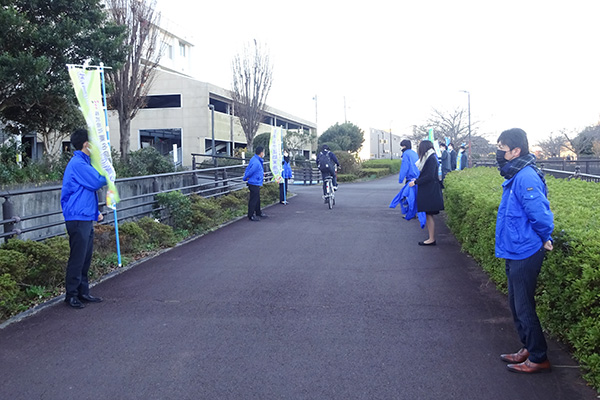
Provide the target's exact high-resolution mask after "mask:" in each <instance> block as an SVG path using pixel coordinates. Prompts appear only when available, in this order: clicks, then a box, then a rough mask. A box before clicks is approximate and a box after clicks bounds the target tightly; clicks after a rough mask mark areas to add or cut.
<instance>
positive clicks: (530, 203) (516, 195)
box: [496, 128, 554, 374]
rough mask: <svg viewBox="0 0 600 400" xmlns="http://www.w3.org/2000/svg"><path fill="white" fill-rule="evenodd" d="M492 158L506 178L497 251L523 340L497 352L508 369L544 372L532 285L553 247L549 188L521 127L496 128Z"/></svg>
mask: <svg viewBox="0 0 600 400" xmlns="http://www.w3.org/2000/svg"><path fill="white" fill-rule="evenodd" d="M496 161H497V162H498V169H499V170H500V175H502V176H503V177H504V179H505V181H504V183H503V184H502V189H503V190H502V200H501V201H500V206H499V207H498V216H497V219H496V257H498V258H504V259H505V260H506V277H507V279H508V301H509V305H510V309H511V311H512V315H513V320H514V323H515V327H516V329H517V333H518V335H519V340H520V341H521V345H522V347H521V349H520V350H519V351H517V352H516V353H513V354H502V355H501V356H500V358H501V359H502V360H503V361H505V362H508V363H509V364H508V365H507V368H508V370H509V371H511V372H519V373H527V374H530V373H535V372H547V371H550V362H549V361H548V357H547V355H546V351H547V349H548V346H547V344H546V339H545V338H544V332H542V327H541V325H540V320H539V318H538V316H537V313H536V309H535V290H536V285H537V278H538V274H539V273H540V270H541V268H542V262H543V261H544V254H545V253H546V251H551V250H552V249H553V245H552V237H551V236H550V235H551V234H552V231H553V230H554V215H553V214H552V211H550V202H549V201H548V189H547V187H546V181H545V179H544V174H543V172H542V171H540V170H539V169H538V168H537V167H536V165H535V156H534V155H533V154H531V153H529V143H528V141H527V134H526V133H525V131H523V130H522V129H518V128H515V129H509V130H507V131H504V132H502V133H501V134H500V137H499V138H498V150H497V151H496Z"/></svg>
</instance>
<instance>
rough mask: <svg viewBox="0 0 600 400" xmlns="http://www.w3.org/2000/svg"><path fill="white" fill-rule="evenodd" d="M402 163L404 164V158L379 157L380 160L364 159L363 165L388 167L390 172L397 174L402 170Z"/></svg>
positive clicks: (367, 166) (366, 166) (365, 166)
mask: <svg viewBox="0 0 600 400" xmlns="http://www.w3.org/2000/svg"><path fill="white" fill-rule="evenodd" d="M400 165H402V160H387V159H379V160H366V161H363V163H362V167H363V169H364V168H377V169H379V168H387V169H388V171H389V174H397V173H399V172H400Z"/></svg>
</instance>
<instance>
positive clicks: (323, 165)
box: [317, 152, 335, 175]
mask: <svg viewBox="0 0 600 400" xmlns="http://www.w3.org/2000/svg"><path fill="white" fill-rule="evenodd" d="M317 167H318V168H319V171H321V172H323V173H327V174H331V175H333V174H334V173H335V167H334V164H333V161H331V158H329V155H328V154H326V153H323V152H320V153H319V155H318V157H317Z"/></svg>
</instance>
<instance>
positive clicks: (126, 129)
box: [119, 114, 131, 162]
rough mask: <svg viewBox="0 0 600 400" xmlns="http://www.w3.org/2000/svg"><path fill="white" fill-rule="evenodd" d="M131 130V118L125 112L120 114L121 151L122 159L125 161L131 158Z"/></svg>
mask: <svg viewBox="0 0 600 400" xmlns="http://www.w3.org/2000/svg"><path fill="white" fill-rule="evenodd" d="M130 131H131V120H130V119H129V118H127V116H126V115H125V114H119V134H120V136H121V143H120V147H119V150H120V151H121V160H123V162H127V160H128V159H129V152H130V150H131V138H130Z"/></svg>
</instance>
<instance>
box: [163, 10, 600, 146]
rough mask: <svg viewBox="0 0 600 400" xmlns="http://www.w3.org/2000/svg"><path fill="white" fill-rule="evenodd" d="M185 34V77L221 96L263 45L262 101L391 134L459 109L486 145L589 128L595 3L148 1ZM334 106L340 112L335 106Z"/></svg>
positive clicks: (595, 77) (595, 80) (596, 109)
mask: <svg viewBox="0 0 600 400" xmlns="http://www.w3.org/2000/svg"><path fill="white" fill-rule="evenodd" d="M158 2H159V7H162V8H164V11H163V15H165V16H167V17H168V18H169V19H171V20H175V21H177V22H178V23H181V25H182V26H183V27H185V28H186V29H187V31H188V32H190V33H191V35H192V41H193V43H194V45H195V48H194V49H193V53H192V54H193V57H194V58H193V59H194V61H195V63H196V65H197V70H196V77H197V78H198V79H200V80H202V81H206V82H210V83H213V84H216V85H218V86H221V87H224V88H227V89H229V88H230V87H231V61H232V59H233V57H234V55H235V54H237V53H239V52H240V51H241V50H242V49H243V46H244V43H248V42H250V41H252V40H253V39H256V40H258V41H260V42H261V43H262V44H263V45H265V46H266V47H267V48H268V52H269V54H270V57H271V60H272V64H273V70H274V77H273V87H272V89H271V93H270V95H269V98H268V100H267V103H268V104H269V105H270V106H273V107H275V108H278V109H280V110H282V111H285V112H288V113H290V114H292V115H296V116H299V117H302V118H305V119H307V120H310V121H313V122H314V121H315V118H316V116H315V101H314V100H313V98H314V96H315V95H317V99H318V102H317V105H318V109H317V110H316V111H317V118H318V121H317V122H318V126H319V128H318V129H319V132H323V131H324V130H325V129H327V128H328V127H329V126H331V125H333V124H335V123H336V122H340V123H341V122H344V120H345V119H347V120H348V121H349V122H352V123H355V124H356V125H358V126H360V127H361V128H362V129H365V130H366V129H368V128H378V129H385V130H387V129H390V128H392V131H393V132H394V133H396V134H398V135H402V134H403V133H409V132H410V131H411V130H412V126H413V125H420V124H423V123H424V122H425V121H426V119H427V117H428V116H429V115H430V114H431V111H432V108H434V107H435V108H437V109H440V110H453V109H455V108H457V107H464V108H465V109H466V107H467V95H466V94H465V93H462V92H461V90H467V91H469V92H470V93H471V116H472V117H471V118H472V121H473V122H475V121H480V124H479V129H480V133H487V134H488V137H489V139H491V140H492V141H495V140H496V139H497V136H498V134H499V133H500V132H501V131H502V130H504V129H508V128H512V127H521V128H523V129H525V131H526V132H528V134H529V136H530V141H531V142H532V143H536V142H537V141H538V140H540V139H543V138H545V137H547V136H548V135H549V134H550V133H551V132H557V131H558V130H560V129H564V128H566V129H569V130H575V129H581V128H583V127H585V126H589V125H594V124H597V123H598V122H599V121H600V26H599V25H598V16H599V15H600V0H570V1H557V0H545V1H542V0H540V1H538V0H503V1H482V0H479V1H475V0H473V1H471V0H430V1H427V0H410V1H406V0H395V1H379V0H370V1H361V2H352V1H348V0H345V1H330V0H320V1H319V0H304V1H301V2H299V1H297V2H288V1H282V0H279V1H275V0H274V1H271V0H255V1H248V0H229V1H210V2H207V1H198V2H191V1H189V0H158ZM344 99H345V107H344Z"/></svg>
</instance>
